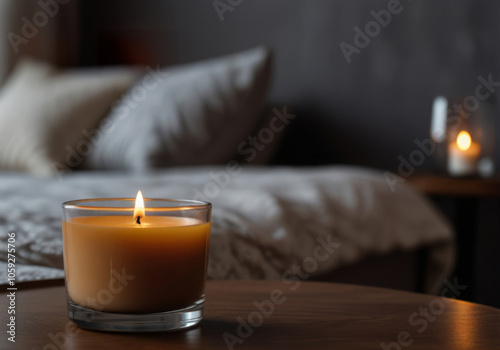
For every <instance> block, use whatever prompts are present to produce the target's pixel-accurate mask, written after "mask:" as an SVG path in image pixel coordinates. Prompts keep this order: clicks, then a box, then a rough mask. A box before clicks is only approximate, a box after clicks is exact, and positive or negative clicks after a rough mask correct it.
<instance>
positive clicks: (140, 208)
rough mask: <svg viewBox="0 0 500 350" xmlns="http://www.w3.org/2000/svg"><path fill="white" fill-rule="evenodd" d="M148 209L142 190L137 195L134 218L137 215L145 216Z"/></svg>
mask: <svg viewBox="0 0 500 350" xmlns="http://www.w3.org/2000/svg"><path fill="white" fill-rule="evenodd" d="M145 216H146V210H145V209H144V198H143V197H142V193H141V191H139V192H137V197H135V209H134V219H136V218H137V217H141V218H143V217H145Z"/></svg>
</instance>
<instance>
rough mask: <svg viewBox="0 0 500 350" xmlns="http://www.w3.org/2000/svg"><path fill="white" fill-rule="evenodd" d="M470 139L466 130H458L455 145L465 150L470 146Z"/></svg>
mask: <svg viewBox="0 0 500 350" xmlns="http://www.w3.org/2000/svg"><path fill="white" fill-rule="evenodd" d="M471 143H472V140H471V138H470V135H469V133H468V132H467V131H460V133H459V134H458V136H457V146H458V148H459V149H460V150H461V151H467V150H468V149H469V148H470V145H471Z"/></svg>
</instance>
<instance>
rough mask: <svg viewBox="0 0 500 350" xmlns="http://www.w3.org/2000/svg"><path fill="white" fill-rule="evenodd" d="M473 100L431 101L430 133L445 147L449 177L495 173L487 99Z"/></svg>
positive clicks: (490, 108) (489, 103) (490, 116)
mask: <svg viewBox="0 0 500 350" xmlns="http://www.w3.org/2000/svg"><path fill="white" fill-rule="evenodd" d="M476 100H477V99H476ZM476 100H474V99H472V97H470V96H468V97H466V98H453V99H447V98H445V97H443V96H439V97H437V98H436V99H435V100H434V105H433V117H432V127H431V136H432V139H433V140H434V141H435V142H436V144H437V146H438V147H440V144H441V145H442V146H443V147H444V148H445V150H446V165H447V166H446V169H447V173H448V174H449V175H450V176H453V177H470V176H481V177H491V176H493V175H494V173H495V159H494V151H495V145H494V138H495V136H494V123H493V121H494V118H493V117H494V113H493V112H492V106H491V102H489V101H482V102H481V103H479V102H477V103H476V102H475V101H476ZM471 101H472V102H471Z"/></svg>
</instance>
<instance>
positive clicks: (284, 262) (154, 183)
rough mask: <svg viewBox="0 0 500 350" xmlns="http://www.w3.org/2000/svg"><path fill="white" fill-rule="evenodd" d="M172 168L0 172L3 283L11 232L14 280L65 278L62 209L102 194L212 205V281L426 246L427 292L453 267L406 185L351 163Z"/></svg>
mask: <svg viewBox="0 0 500 350" xmlns="http://www.w3.org/2000/svg"><path fill="white" fill-rule="evenodd" d="M233 170H234V171H235V172H234V173H233V174H229V173H228V172H227V169H226V168H225V167H201V168H173V169H169V170H164V171H160V172H155V173H148V174H143V175H139V174H134V175H131V174H121V173H112V172H106V173H104V172H75V173H73V174H69V175H65V176H63V177H62V178H61V179H56V178H52V179H41V178H33V177H30V176H27V175H21V174H15V173H2V174H0V250H1V251H2V252H3V253H2V254H0V283H6V281H7V274H6V271H7V266H6V265H7V233H8V232H14V233H15V234H16V243H15V245H16V268H17V271H16V272H17V281H27V280H35V279H50V278H59V277H63V276H64V271H63V259H62V235H61V203H62V202H64V201H67V200H73V199H82V198H99V197H129V198H130V197H135V194H136V193H137V190H139V189H140V190H142V193H143V194H144V196H145V197H148V198H186V199H203V197H205V198H206V199H208V200H209V201H210V202H212V204H213V213H212V232H211V239H210V259H209V267H208V276H209V278H212V279H256V278H259V279H280V278H282V276H283V274H285V275H286V276H287V277H289V276H290V273H288V272H287V271H289V269H290V268H292V267H293V266H294V265H296V266H300V267H302V269H304V270H305V271H306V272H307V273H308V275H309V276H310V278H314V276H318V275H321V274H324V273H327V272H329V271H332V270H333V269H336V268H338V267H340V266H343V265H348V264H352V263H355V262H359V261H361V260H362V259H365V258H367V257H369V256H372V255H381V254H387V253H391V252H394V251H397V250H415V249H418V248H420V247H427V246H430V247H431V250H430V254H429V261H428V264H427V266H428V269H427V271H426V274H425V283H426V285H425V290H426V291H427V292H432V291H434V290H435V289H436V288H437V287H438V286H439V285H440V282H441V281H442V279H443V278H444V277H445V276H446V275H447V274H448V273H449V272H450V269H451V268H452V265H453V258H454V245H453V231H452V229H451V228H450V226H449V225H448V224H447V222H446V221H445V220H444V219H443V218H442V217H441V216H440V215H439V214H438V213H437V211H436V210H435V208H434V207H433V206H432V205H431V204H430V203H429V202H428V201H427V200H426V199H425V198H424V197H423V196H421V195H420V194H419V193H417V192H415V191H414V190H413V189H412V188H410V187H408V186H405V185H398V187H397V189H396V190H395V191H394V192H392V191H391V189H390V187H389V186H388V185H387V183H386V182H385V179H384V177H383V175H382V174H381V173H380V172H378V171H374V170H369V169H362V168H348V167H320V168H284V167H280V168H269V167H266V168H243V167H235V168H233Z"/></svg>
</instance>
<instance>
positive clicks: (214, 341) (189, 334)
mask: <svg viewBox="0 0 500 350" xmlns="http://www.w3.org/2000/svg"><path fill="white" fill-rule="evenodd" d="M17 287H18V291H17V294H16V323H17V324H16V332H17V333H16V343H11V342H8V341H7V335H6V333H5V328H6V327H5V322H6V317H7V315H6V314H7V313H6V310H7V302H6V299H7V298H6V297H5V294H6V291H5V288H3V291H4V296H2V298H1V299H0V300H1V302H0V303H1V307H0V310H1V313H2V317H1V322H2V324H3V325H4V326H3V327H2V328H3V329H4V331H2V334H1V340H0V348H1V349H23V350H24V349H45V350H48V349H60V348H61V349H160V348H161V349H225V350H226V349H356V350H358V349H384V347H383V346H382V345H381V343H384V344H385V345H386V346H387V347H385V348H387V349H405V348H411V349H441V350H442V349H500V310H498V309H494V308H490V307H486V306H482V305H478V304H472V303H468V302H463V301H457V300H451V299H445V300H443V299H442V298H440V297H436V296H431V295H421V294H414V293H407V292H399V291H394V290H389V289H380V288H371V287H360V286H354V285H345V284H334V283H316V282H300V284H295V282H294V283H290V282H289V283H285V282H282V281H209V282H208V285H207V301H206V305H205V316H204V319H203V321H202V322H201V324H200V325H199V326H197V327H195V328H192V329H189V330H186V331H182V332H176V333H175V332H174V333H140V334H137V333H135V334H134V333H103V332H95V331H87V330H82V329H80V328H76V327H75V326H73V325H72V323H71V322H70V321H69V320H68V318H67V315H66V300H65V290H64V287H63V286H46V287H40V288H30V287H29V286H23V285H22V284H18V285H17ZM294 289H295V290H294ZM278 291H281V292H282V293H283V294H282V296H281V298H276V295H274V294H273V296H271V293H278ZM271 300H274V301H275V302H276V303H273V301H271ZM255 302H257V303H262V302H264V304H265V305H267V308H266V309H264V311H259V309H258V307H257V306H256V305H255ZM271 304H272V305H273V306H272V307H271V306H270V305H271ZM272 308H273V309H274V310H272V312H271V309H272ZM426 310H427V312H426ZM263 313H265V314H266V315H264V314H263ZM419 313H421V314H422V315H419ZM410 319H411V320H412V321H410ZM243 322H245V324H246V325H243V324H244V323H243ZM249 323H250V324H253V326H251V325H249ZM260 323H261V324H260ZM259 324H260V325H259ZM225 337H226V338H225ZM398 340H399V342H400V343H401V344H402V345H396V344H395V343H393V344H392V345H391V347H389V344H390V343H392V342H398ZM227 343H229V345H231V344H232V346H228V345H227Z"/></svg>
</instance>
